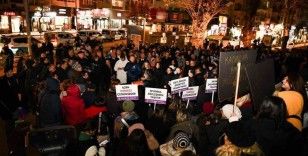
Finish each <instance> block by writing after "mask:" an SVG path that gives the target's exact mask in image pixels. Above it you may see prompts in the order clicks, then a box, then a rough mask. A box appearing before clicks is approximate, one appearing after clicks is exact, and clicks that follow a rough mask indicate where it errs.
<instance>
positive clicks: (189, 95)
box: [182, 86, 199, 101]
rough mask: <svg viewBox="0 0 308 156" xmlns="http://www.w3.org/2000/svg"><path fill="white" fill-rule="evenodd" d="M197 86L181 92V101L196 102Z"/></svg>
mask: <svg viewBox="0 0 308 156" xmlns="http://www.w3.org/2000/svg"><path fill="white" fill-rule="evenodd" d="M198 91H199V86H194V87H189V88H188V89H187V90H185V91H184V92H183V95H182V99H183V100H184V101H187V100H196V99H197V96H198Z"/></svg>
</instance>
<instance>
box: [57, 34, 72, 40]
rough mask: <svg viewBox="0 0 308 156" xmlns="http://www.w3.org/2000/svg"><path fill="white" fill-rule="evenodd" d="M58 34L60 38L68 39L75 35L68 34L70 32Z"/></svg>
mask: <svg viewBox="0 0 308 156" xmlns="http://www.w3.org/2000/svg"><path fill="white" fill-rule="evenodd" d="M58 36H59V38H66V39H69V38H73V35H72V34H68V33H62V34H59V35H58Z"/></svg>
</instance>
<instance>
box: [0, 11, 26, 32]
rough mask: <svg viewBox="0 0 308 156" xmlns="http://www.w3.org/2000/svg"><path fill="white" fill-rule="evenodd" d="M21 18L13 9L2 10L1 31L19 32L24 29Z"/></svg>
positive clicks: (0, 18)
mask: <svg viewBox="0 0 308 156" xmlns="http://www.w3.org/2000/svg"><path fill="white" fill-rule="evenodd" d="M23 23H24V22H23V18H22V17H21V16H19V15H18V14H17V13H16V12H13V11H4V12H1V15H0V32H1V33H19V32H22V31H24V30H23V28H24V24H23Z"/></svg>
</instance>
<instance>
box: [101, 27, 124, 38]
mask: <svg viewBox="0 0 308 156" xmlns="http://www.w3.org/2000/svg"><path fill="white" fill-rule="evenodd" d="M102 35H103V39H104V40H120V39H124V38H125V35H126V31H125V30H118V29H103V30H102Z"/></svg>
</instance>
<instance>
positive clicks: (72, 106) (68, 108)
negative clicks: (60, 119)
mask: <svg viewBox="0 0 308 156" xmlns="http://www.w3.org/2000/svg"><path fill="white" fill-rule="evenodd" d="M62 109H63V113H64V117H65V122H66V123H67V124H69V125H78V124H80V123H82V122H84V121H85V120H86V119H85V111H84V109H85V104H84V101H83V99H82V98H81V95H80V89H79V87H78V86H77V85H76V84H73V85H71V86H69V87H68V88H67V96H64V97H63V99H62Z"/></svg>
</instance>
